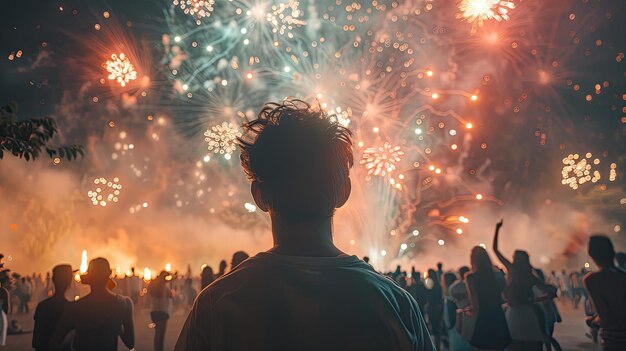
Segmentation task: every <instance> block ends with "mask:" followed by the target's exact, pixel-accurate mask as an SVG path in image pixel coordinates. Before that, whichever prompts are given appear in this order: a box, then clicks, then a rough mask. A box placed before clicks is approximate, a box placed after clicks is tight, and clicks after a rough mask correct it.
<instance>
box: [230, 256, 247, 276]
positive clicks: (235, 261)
mask: <svg viewBox="0 0 626 351" xmlns="http://www.w3.org/2000/svg"><path fill="white" fill-rule="evenodd" d="M248 257H250V255H248V254H247V253H245V252H244V251H237V252H235V253H234V254H233V258H232V259H231V260H230V270H231V271H232V270H233V269H235V268H236V267H237V266H239V264H241V262H243V261H245V260H246V259H248Z"/></svg>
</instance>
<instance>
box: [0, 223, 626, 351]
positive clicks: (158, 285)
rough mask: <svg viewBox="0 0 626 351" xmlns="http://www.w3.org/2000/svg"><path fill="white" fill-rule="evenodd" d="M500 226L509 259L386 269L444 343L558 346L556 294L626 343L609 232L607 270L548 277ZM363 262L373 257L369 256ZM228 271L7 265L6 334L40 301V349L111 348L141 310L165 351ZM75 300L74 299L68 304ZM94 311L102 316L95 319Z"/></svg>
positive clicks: (603, 264)
mask: <svg viewBox="0 0 626 351" xmlns="http://www.w3.org/2000/svg"><path fill="white" fill-rule="evenodd" d="M501 226H502V222H500V223H498V224H497V226H496V231H495V236H494V242H493V252H494V254H495V256H496V257H497V259H498V262H499V264H500V265H501V266H499V265H498V264H494V262H492V261H491V258H490V256H489V253H488V251H487V250H486V249H485V248H483V247H481V246H477V247H474V249H472V251H471V253H470V259H469V263H470V265H469V266H462V267H460V268H459V269H458V270H444V268H443V264H442V263H438V264H437V267H436V269H434V268H433V269H428V270H427V271H426V272H425V273H424V274H422V272H420V271H417V270H415V268H414V267H412V269H411V271H410V272H406V271H403V270H402V269H401V267H400V266H397V267H396V270H395V271H392V272H387V273H385V274H384V275H386V276H387V277H388V278H389V279H390V280H393V281H394V282H395V283H396V284H397V285H398V286H399V287H401V288H402V289H404V290H405V291H407V292H408V293H409V294H410V296H412V297H413V298H414V299H415V301H416V302H417V304H418V306H419V308H420V310H421V312H422V314H423V315H424V321H425V323H426V325H427V326H428V331H429V333H430V335H431V338H432V341H433V344H434V345H435V348H436V349H438V350H452V351H463V350H476V349H480V350H501V349H505V348H507V349H509V350H543V349H544V348H545V349H546V350H552V349H554V350H556V351H560V350H561V346H560V345H559V343H558V341H557V340H556V339H555V338H554V336H553V332H554V326H555V324H556V323H559V322H561V316H560V313H559V310H558V307H557V304H556V303H555V300H556V299H557V298H558V299H559V300H560V301H561V302H562V303H567V304H571V306H572V307H573V308H579V306H581V305H582V306H584V309H585V313H586V315H587V316H588V317H589V318H588V320H587V324H588V326H589V334H588V337H590V338H592V339H593V340H594V342H597V341H598V339H600V340H601V341H602V342H603V343H604V344H607V343H608V345H611V343H617V345H623V344H622V343H623V341H624V339H623V338H624V334H623V332H622V331H623V330H624V329H623V328H624V326H626V314H624V313H621V312H626V309H625V308H626V301H624V295H623V294H624V293H625V290H620V289H622V288H624V287H625V286H626V285H624V284H623V280H624V279H625V277H626V273H625V272H626V270H625V269H626V267H625V266H624V265H625V263H626V262H624V257H625V255H624V253H617V254H615V253H614V251H613V248H612V244H611V242H610V240H609V239H608V238H606V237H604V236H593V237H592V238H591V240H590V243H589V254H590V255H591V257H592V259H593V260H594V261H595V262H596V264H597V265H598V267H599V269H600V270H599V271H597V272H592V271H590V270H588V269H587V268H582V269H581V270H580V271H578V270H575V271H570V272H567V271H565V270H562V271H561V272H560V273H556V272H555V271H552V272H551V273H550V274H549V275H548V276H547V277H546V276H545V275H544V272H543V271H542V270H540V269H537V268H534V267H532V266H531V265H530V259H529V256H528V254H527V253H526V252H524V251H521V250H518V251H515V253H514V255H513V258H512V260H509V259H508V258H507V257H505V256H504V255H503V254H502V253H501V252H500V250H499V248H498V241H499V235H500V228H501ZM611 256H614V257H615V263H613V261H612V260H611ZM248 257H249V256H248V254H246V253H245V252H243V251H238V252H236V253H235V254H234V255H233V257H232V260H231V262H230V267H231V270H232V269H233V268H235V267H237V266H238V265H239V264H240V263H242V262H243V261H245V260H246V259H247V258H248ZM363 259H364V262H368V261H369V259H368V258H367V257H364V258H363ZM500 267H502V268H500ZM227 268H228V263H227V262H226V261H225V260H223V261H221V262H220V265H219V270H218V271H217V272H215V273H214V272H213V269H212V268H211V267H210V266H206V265H205V266H203V267H202V271H201V274H200V275H198V276H194V275H192V274H191V270H190V268H188V272H187V274H184V275H180V274H178V273H169V272H166V271H162V272H161V273H160V274H159V275H158V276H157V277H156V278H155V279H152V280H144V279H142V278H140V277H139V276H138V275H136V274H135V270H134V269H131V272H130V274H127V275H125V276H123V277H117V276H115V275H114V274H113V275H112V274H111V272H112V271H111V268H110V267H109V263H108V261H107V260H106V259H103V258H97V259H94V260H92V261H91V262H90V263H89V268H88V271H87V273H86V274H84V275H82V276H80V280H79V281H76V280H75V271H74V270H73V269H72V267H71V266H70V265H67V264H61V265H57V266H55V267H54V268H53V269H52V274H50V273H48V274H47V275H46V278H45V279H42V278H41V276H40V275H34V274H33V275H32V276H28V277H23V276H21V275H19V274H17V273H12V274H9V271H8V270H7V269H4V268H3V271H2V272H3V274H2V279H1V282H2V287H3V289H2V290H1V291H0V305H2V309H3V318H4V320H3V322H2V323H3V331H2V335H3V337H2V340H3V341H5V340H6V335H7V334H11V333H13V334H19V333H24V332H29V331H24V330H22V329H21V328H20V326H19V324H17V323H16V322H15V321H13V327H11V323H7V321H10V318H8V316H9V311H12V313H13V314H23V313H29V311H30V309H31V308H32V307H35V306H36V308H35V313H34V319H35V327H34V330H33V331H32V332H33V344H32V346H33V348H34V349H36V350H55V349H60V350H72V349H78V350H81V349H85V350H87V349H92V348H91V345H93V343H96V344H98V345H109V347H106V348H104V349H106V350H112V349H114V347H116V346H114V345H116V344H117V338H118V337H120V338H121V339H122V341H123V342H124V343H125V344H126V346H128V347H129V348H132V347H133V346H134V326H133V309H136V308H139V309H148V310H149V311H150V317H151V319H152V324H151V327H152V328H154V332H155V333H154V350H155V351H162V350H163V349H164V348H163V346H164V338H165V332H166V328H167V321H168V319H169V316H170V313H172V311H174V310H181V311H184V312H186V311H188V310H189V309H190V308H191V306H192V305H193V303H194V301H195V299H196V297H197V296H198V293H199V292H200V291H201V290H202V289H204V288H205V287H207V286H209V285H210V284H211V283H213V282H214V281H215V280H216V279H219V278H220V277H221V276H223V275H225V274H226V273H227V271H226V270H227ZM585 277H586V278H585ZM620 282H622V283H620ZM620 284H621V285H620ZM86 285H87V286H89V289H87V293H85V286H86ZM607 287H610V288H607ZM81 294H85V295H83V296H81ZM594 296H595V299H594ZM72 297H73V298H72ZM590 297H591V298H590ZM71 299H73V300H75V301H74V302H70V300H71ZM581 303H582V304H581ZM620 311H621V312H620ZM603 315H604V318H603V317H602V316H603ZM93 316H99V318H97V320H94V318H93ZM71 331H74V332H73V333H70V332H71ZM120 331H121V332H120ZM600 331H602V333H601V337H600V338H599V337H598V335H599V332H600ZM107 343H108V344H107ZM607 349H608V350H611V349H610V348H607ZM613 349H615V348H613Z"/></svg>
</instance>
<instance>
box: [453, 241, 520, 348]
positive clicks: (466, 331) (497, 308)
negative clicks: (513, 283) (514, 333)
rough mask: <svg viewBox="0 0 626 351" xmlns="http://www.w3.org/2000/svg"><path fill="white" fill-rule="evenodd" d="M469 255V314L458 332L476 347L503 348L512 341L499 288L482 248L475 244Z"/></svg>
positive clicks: (485, 252)
mask: <svg viewBox="0 0 626 351" xmlns="http://www.w3.org/2000/svg"><path fill="white" fill-rule="evenodd" d="M470 258H471V262H472V272H471V273H469V274H468V275H467V278H466V283H467V291H468V295H469V298H470V307H469V308H468V310H467V311H468V314H469V316H467V317H466V318H465V319H464V320H463V321H462V325H460V326H459V327H460V328H461V335H462V336H463V338H464V339H466V340H469V341H470V344H471V345H472V346H474V347H475V348H477V349H479V350H502V349H504V348H505V347H507V346H508V345H509V344H510V343H511V337H510V335H509V329H508V327H507V323H506V318H505V317H504V312H503V311H502V298H501V293H502V289H501V288H500V284H499V283H498V280H497V278H496V275H495V273H494V271H493V265H492V264H491V259H490V258H489V255H488V254H487V251H486V250H485V249H484V248H482V247H480V246H475V247H474V248H473V249H472V254H471V256H470ZM472 316H473V318H471V317H472ZM472 319H473V320H472ZM472 327H473V328H472Z"/></svg>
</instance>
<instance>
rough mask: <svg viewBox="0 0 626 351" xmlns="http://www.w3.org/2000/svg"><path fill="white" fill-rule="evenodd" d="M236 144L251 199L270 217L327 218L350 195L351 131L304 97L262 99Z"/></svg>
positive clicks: (287, 220) (302, 220)
mask: <svg viewBox="0 0 626 351" xmlns="http://www.w3.org/2000/svg"><path fill="white" fill-rule="evenodd" d="M239 145H240V147H241V165H242V166H243V169H244V172H245V173H246V174H247V175H248V178H249V179H250V180H252V195H253V197H254V200H255V202H256V203H257V205H258V207H259V208H260V209H262V210H263V211H266V212H269V213H270V215H271V216H272V218H276V219H280V220H281V221H286V222H292V223H297V222H310V221H319V220H323V219H327V218H330V217H332V215H333V213H334V210H335V208H338V207H341V206H342V205H343V204H344V203H345V202H346V201H347V200H348V197H349V196H350V190H351V187H350V186H351V184H350V178H349V169H350V167H352V164H353V155H352V140H351V133H350V131H349V130H348V129H346V128H344V127H342V126H340V125H338V124H336V123H333V122H331V121H330V119H329V118H328V116H327V115H326V113H325V112H323V111H318V110H314V109H312V108H311V106H310V105H308V104H307V103H305V102H303V101H300V100H285V101H284V102H283V103H280V104H278V103H268V104H266V105H265V106H264V107H263V109H262V110H261V112H260V113H259V115H258V117H257V119H256V120H254V121H251V122H249V123H247V124H245V125H244V135H243V136H242V137H241V138H240V139H239Z"/></svg>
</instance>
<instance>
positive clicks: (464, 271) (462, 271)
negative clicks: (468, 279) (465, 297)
mask: <svg viewBox="0 0 626 351" xmlns="http://www.w3.org/2000/svg"><path fill="white" fill-rule="evenodd" d="M469 271H470V269H469V267H468V266H463V267H461V268H459V276H460V277H461V280H463V279H465V275H466V274H467V272H469Z"/></svg>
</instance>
